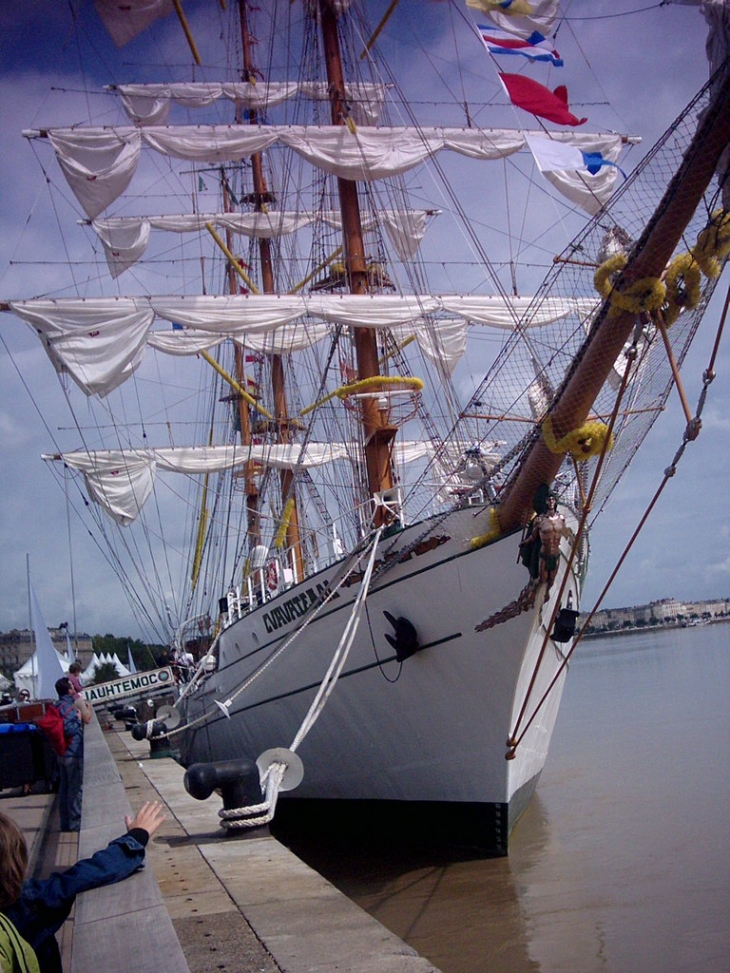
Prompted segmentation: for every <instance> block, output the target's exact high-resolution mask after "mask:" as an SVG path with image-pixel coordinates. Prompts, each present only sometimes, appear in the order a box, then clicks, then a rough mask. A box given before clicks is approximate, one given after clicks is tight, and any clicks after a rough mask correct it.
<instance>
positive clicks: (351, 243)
mask: <svg viewBox="0 0 730 973" xmlns="http://www.w3.org/2000/svg"><path fill="white" fill-rule="evenodd" d="M320 15H321V23H322V38H323V43H324V54H325V60H326V64H327V81H328V83H329V94H330V106H331V112H332V124H333V125H346V124H347V116H348V110H347V104H346V100H345V79H344V74H343V70H342V57H341V54H340V41H339V36H338V32H337V14H336V13H335V11H334V9H333V7H332V5H331V4H330V2H329V0H320ZM352 137H353V138H355V137H356V136H355V135H354V134H353V136H352ZM337 188H338V192H339V197H340V209H341V211H342V225H343V239H344V252H345V265H346V267H347V276H348V281H349V285H350V291H351V293H353V294H363V295H364V294H367V293H368V292H369V283H368V274H367V266H366V261H365V247H364V243H363V233H362V223H361V220H360V204H359V202H358V197H357V183H356V182H354V181H352V180H350V179H340V178H338V179H337ZM354 334H355V353H356V357H357V376H358V379H360V380H361V379H366V378H373V377H374V376H377V375H379V374H380V368H379V366H378V346H377V340H376V337H375V334H374V332H373V331H372V330H371V329H369V328H355V329H354ZM361 409H362V420H363V426H364V432H365V464H366V469H367V478H368V489H369V491H370V495H371V496H373V495H374V494H376V493H378V492H379V491H381V490H389V489H390V488H391V487H392V486H393V476H392V469H391V461H390V456H391V449H392V442H393V439H394V438H395V434H396V432H397V427H396V426H392V425H389V424H388V421H387V414H386V412H385V410H381V409H380V408H379V407H378V401H377V399H374V398H363V399H361ZM383 513H384V511H383V508H382V507H377V508H376V511H375V518H374V523H375V525H376V526H380V524H381V523H382V521H383Z"/></svg>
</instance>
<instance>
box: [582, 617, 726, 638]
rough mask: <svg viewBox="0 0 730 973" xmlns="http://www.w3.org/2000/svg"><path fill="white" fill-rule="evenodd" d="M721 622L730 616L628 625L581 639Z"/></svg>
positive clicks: (591, 634) (594, 633)
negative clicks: (692, 620) (691, 620)
mask: <svg viewBox="0 0 730 973" xmlns="http://www.w3.org/2000/svg"><path fill="white" fill-rule="evenodd" d="M722 622H730V618H727V617H726V618H703V619H702V621H700V622H658V623H657V624H656V625H628V626H625V627H622V628H613V629H606V630H605V631H604V632H591V633H590V634H588V635H584V636H582V638H581V641H582V642H587V641H588V640H591V639H603V638H613V637H614V636H615V635H636V633H637V632H656V631H659V630H662V631H663V630H665V629H668V628H702V627H703V626H705V625H715V624H720V623H722Z"/></svg>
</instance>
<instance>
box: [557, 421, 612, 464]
mask: <svg viewBox="0 0 730 973" xmlns="http://www.w3.org/2000/svg"><path fill="white" fill-rule="evenodd" d="M607 435H608V426H607V425H605V423H603V422H598V421H596V420H594V421H592V422H584V423H583V425H582V426H580V427H579V428H578V429H574V430H573V431H572V432H569V433H568V434H567V435H566V436H563V438H562V439H556V438H555V433H554V432H553V423H552V419H551V418H550V416H548V417H547V419H546V420H545V421H544V422H543V424H542V438H543V439H544V441H545V445H546V446H547V448H548V449H549V450H550V452H551V453H555V454H556V455H560V454H562V453H570V455H571V456H572V457H573V458H574V459H576V460H581V459H589V458H590V457H591V456H598V454H599V453H600V452H601V450H602V449H603V444H604V443H605V441H606V436H607ZM612 446H613V434H611V437H610V439H609V441H608V449H611V448H612Z"/></svg>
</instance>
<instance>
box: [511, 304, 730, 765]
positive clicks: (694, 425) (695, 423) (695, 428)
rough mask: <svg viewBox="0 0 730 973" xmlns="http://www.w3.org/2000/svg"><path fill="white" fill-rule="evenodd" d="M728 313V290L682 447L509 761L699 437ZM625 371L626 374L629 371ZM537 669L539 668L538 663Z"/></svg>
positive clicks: (515, 741)
mask: <svg viewBox="0 0 730 973" xmlns="http://www.w3.org/2000/svg"><path fill="white" fill-rule="evenodd" d="M729 309H730V288H728V292H727V294H726V296H725V304H724V306H723V309H722V314H721V316H720V323H719V325H718V329H717V335H716V337H715V342H714V344H713V348H712V352H711V354H710V360H709V363H708V366H707V368H706V369H705V371H704V372H703V374H702V390H701V392H700V395H699V399H698V403H697V413H696V415H695V416H694V418H693V419H692V420H691V421H690V422H688V423H687V426H686V427H685V431H684V434H683V436H682V443H681V445H680V446H679V448H678V449H677V451H676V453H675V454H674V458H673V459H672V462H671V464H670V465H669V466H668V467H667V468H666V469H665V471H664V476H663V478H662V481H661V483H660V484H659V487H658V488H657V490H656V493H655V494H654V496H653V497H652V499H651V500H650V502H649V504H648V506H647V508H646V510H645V511H644V514H643V515H642V517H641V520H640V521H639V523H638V525H637V527H636V529H635V530H634V532H633V534H632V535H631V537H630V539H629V541H628V543H627V544H626V547H625V548H624V550H623V552H622V554H621V556H620V557H619V559H618V561H617V562H616V566H615V567H614V569H613V571H612V572H611V574H610V576H609V578H608V581H607V582H606V584H605V586H604V588H603V590H602V591H601V593H600V595H599V596H598V598H597V599H596V603H595V605H594V606H593V608H592V609H591V611H590V612H589V613H588V617H587V618H586V620H585V622H583V624H582V626H581V629H580V631H579V632H578V634H577V635H576V637H575V639H574V641H573V645H572V646H571V647H570V649H569V651H568V652H566V654H565V656H564V657H563V660H562V661H561V663H560V666H559V667H558V670H557V672H556V673H555V675H554V676H553V678H552V679H551V681H550V684H549V685H548V687H547V689H546V690H545V692H544V693H543V695H542V696H541V697H540V700H539V701H538V703H537V705H536V706H535V709H534V710H533V712H532V714H531V715H530V718H529V719H528V720H527V721H526V722H525V725H524V727H523V729H522V732H521V733H520V735H519V737H518V736H517V729H518V727H519V723H520V720H521V719H522V716H523V715H524V711H525V706H526V703H527V699H526V700H525V706H523V708H522V711H521V713H520V717H519V719H518V722H517V726H516V727H515V732H514V733H513V734H512V735H511V736H510V740H509V744H508V745H509V747H510V749H509V750H508V753H507V756H508V757H509V755H510V754H514V750H515V749H516V748H517V746H519V744H520V742H521V741H522V739H523V738H524V736H525V734H526V733H527V731H528V729H529V728H530V726H531V725H532V723H533V721H534V720H535V717H536V716H537V714H538V712H539V711H540V709H541V708H542V706H543V705H544V703H545V701H546V700H547V698H548V696H549V695H550V693H551V692H552V690H553V688H554V686H555V684H556V683H557V681H558V679H559V678H560V676H561V675H562V673H563V671H564V669H565V668H566V667H567V665H568V663H569V661H570V659H571V657H572V655H573V653H574V652H575V650H576V648H577V647H578V645H579V643H580V641H581V639H582V638H583V636H584V635H585V632H586V629H587V628H588V626H589V625H590V623H591V620H592V618H593V616H594V615H595V614H596V612H597V611H598V609H599V607H600V605H601V604H602V602H603V599H604V598H605V597H606V595H607V593H608V590H609V588H610V587H611V585H612V584H613V581H614V579H615V577H616V575H617V574H618V572H619V570H620V569H621V567H622V565H623V563H624V561H625V560H626V558H627V557H628V554H629V552H630V551H631V548H632V547H633V546H634V542H635V541H636V538H637V537H638V536H639V534H640V533H641V531H642V530H643V528H644V525H645V523H646V521H647V520H648V519H649V516H650V514H651V512H652V510H653V509H654V507H655V506H656V504H657V501H658V500H659V498H660V496H661V495H662V493H663V492H664V488H665V487H666V485H667V483H668V482H669V480H670V479H671V478H672V477H673V476H674V475H675V473H676V472H677V465H678V464H679V461H680V460H681V459H682V457H683V456H684V451H685V449H686V448H687V444H688V443H690V442H694V440H695V439H696V438H697V435H698V433H699V429H700V426H701V415H702V411H703V409H704V406H705V402H706V399H707V392H708V389H709V386H710V384H711V383H712V382H713V381H714V379H715V375H716V373H715V361H716V359H717V354H718V350H719V347H720V340H721V338H722V334H723V331H724V328H725V321H726V319H727V314H728V310H729ZM626 371H627V372H628V369H627V370H626ZM567 575H568V572H567V571H566V574H565V577H566V578H567ZM564 581H565V579H564ZM562 591H563V589H562V587H561V591H560V595H562ZM559 604H560V597H559V598H558V599H557V604H556V607H557V605H559ZM553 620H554V619H551V623H550V627H552V622H553ZM548 631H549V629H548ZM546 641H547V638H546ZM541 658H542V655H541ZM538 665H539V661H538ZM530 688H532V686H531V687H530ZM528 696H529V690H528Z"/></svg>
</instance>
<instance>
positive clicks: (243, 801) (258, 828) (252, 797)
mask: <svg viewBox="0 0 730 973" xmlns="http://www.w3.org/2000/svg"><path fill="white" fill-rule="evenodd" d="M185 790H186V791H187V792H188V794H190V796H191V797H194V798H195V799H196V800H198V801H206V800H207V799H208V798H209V797H210V795H211V794H212V793H213V791H214V790H220V792H221V796H222V797H223V811H222V812H220V811H219V812H218V813H219V815H220V816H221V817H222V818H223V821H222V826H223V827H224V828H225V829H226V835H227V836H228V837H245V838H249V837H257V838H260V837H262V835H265V834H268V833H269V827H268V824H255V823H254V822H255V821H256V819H257V818H260V817H261V815H262V813H263V812H262V805H263V802H264V796H263V793H262V791H261V779H260V776H259V769H258V767H257V766H256V764H255V763H254V762H253V761H252V760H246V759H245V758H240V759H238V760H219V761H217V762H215V763H208V764H203V763H200V764H192V765H191V766H190V767H188V769H187V770H186V771H185ZM226 812H238V813H237V814H235V815H231V816H230V817H229V816H228V814H226Z"/></svg>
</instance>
